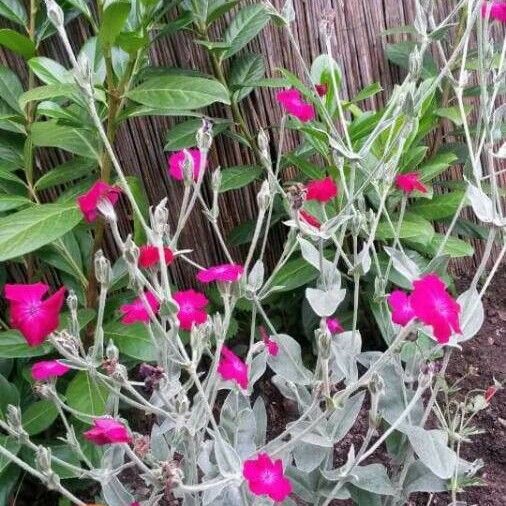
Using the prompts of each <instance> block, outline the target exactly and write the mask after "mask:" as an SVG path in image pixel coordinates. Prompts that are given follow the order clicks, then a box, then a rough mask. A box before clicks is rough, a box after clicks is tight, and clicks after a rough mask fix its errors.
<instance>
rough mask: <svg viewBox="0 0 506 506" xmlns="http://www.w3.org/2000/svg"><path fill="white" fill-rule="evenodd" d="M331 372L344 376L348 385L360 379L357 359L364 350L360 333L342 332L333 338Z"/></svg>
mask: <svg viewBox="0 0 506 506" xmlns="http://www.w3.org/2000/svg"><path fill="white" fill-rule="evenodd" d="M331 349H332V355H331V360H330V370H331V372H333V373H334V372H335V373H337V375H338V376H339V375H340V374H342V375H343V376H344V378H345V379H346V381H345V383H346V384H347V385H348V384H350V383H352V382H353V381H356V380H357V379H358V369H357V358H358V356H359V354H360V351H361V349H362V337H361V335H360V331H358V330H356V331H355V332H352V331H348V332H341V333H340V334H336V335H335V336H333V337H332V344H331Z"/></svg>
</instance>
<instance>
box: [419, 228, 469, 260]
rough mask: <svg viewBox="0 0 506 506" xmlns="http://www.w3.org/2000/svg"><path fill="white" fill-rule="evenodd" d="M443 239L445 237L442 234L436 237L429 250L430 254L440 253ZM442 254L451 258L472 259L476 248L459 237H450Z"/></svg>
mask: <svg viewBox="0 0 506 506" xmlns="http://www.w3.org/2000/svg"><path fill="white" fill-rule="evenodd" d="M443 239H444V235H442V234H435V235H434V238H433V239H432V241H431V243H430V245H429V248H428V251H429V253H430V254H432V255H434V254H435V253H436V252H437V251H438V249H439V247H440V246H441V243H442V242H443ZM442 254H443V255H448V256H450V257H451V258H460V257H470V256H473V255H474V248H473V247H472V245H471V244H470V243H468V242H466V241H463V240H462V239H459V238H458V237H453V236H450V237H449V238H448V241H447V242H446V245H445V247H444V248H443V251H442Z"/></svg>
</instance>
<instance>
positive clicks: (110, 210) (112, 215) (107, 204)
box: [97, 198, 118, 223]
mask: <svg viewBox="0 0 506 506" xmlns="http://www.w3.org/2000/svg"><path fill="white" fill-rule="evenodd" d="M97 209H98V210H99V212H100V214H101V215H102V216H103V217H104V219H105V220H106V221H108V222H109V223H115V222H116V221H117V220H118V215H117V214H116V209H114V204H113V203H112V202H111V201H110V200H109V199H108V198H101V199H99V201H98V203H97Z"/></svg>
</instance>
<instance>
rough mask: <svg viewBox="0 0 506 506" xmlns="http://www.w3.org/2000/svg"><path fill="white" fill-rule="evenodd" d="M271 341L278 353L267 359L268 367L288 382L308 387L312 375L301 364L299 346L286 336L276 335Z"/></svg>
mask: <svg viewBox="0 0 506 506" xmlns="http://www.w3.org/2000/svg"><path fill="white" fill-rule="evenodd" d="M272 339H273V340H274V341H276V343H277V344H278V346H279V353H278V354H277V355H276V356H273V355H269V356H268V357H267V364H268V365H269V367H270V368H271V369H272V370H273V371H274V372H275V373H276V374H279V375H280V376H282V377H283V378H285V379H286V380H288V381H292V382H293V383H297V384H299V385H308V384H309V383H310V382H311V380H312V373H311V371H309V369H307V368H306V367H305V366H304V364H303V363H302V354H301V348H300V344H299V343H298V342H297V341H296V340H295V339H293V337H290V336H289V335H287V334H277V335H275V336H274V337H273V338H272Z"/></svg>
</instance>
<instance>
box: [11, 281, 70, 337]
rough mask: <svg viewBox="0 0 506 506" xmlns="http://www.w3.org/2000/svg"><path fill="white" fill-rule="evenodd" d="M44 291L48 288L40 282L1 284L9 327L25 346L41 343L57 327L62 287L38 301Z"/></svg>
mask: <svg viewBox="0 0 506 506" xmlns="http://www.w3.org/2000/svg"><path fill="white" fill-rule="evenodd" d="M48 290H49V286H48V285H46V284H44V283H33V284H29V285H24V284H14V285H11V284H7V285H5V289H4V293H5V298H6V299H7V300H8V301H9V303H10V322H11V325H12V327H13V328H15V329H17V330H19V331H20V332H21V334H23V336H24V338H25V339H26V341H27V343H28V345H29V346H38V345H39V344H42V343H43V342H44V340H45V339H46V337H47V336H48V335H49V334H51V332H53V331H55V330H56V329H57V328H58V325H59V324H60V310H61V307H62V305H63V301H64V298H65V288H63V287H62V288H60V289H59V290H58V291H57V292H55V293H54V294H53V295H51V296H50V297H48V298H47V299H45V300H42V297H43V296H44V295H45V294H46V292H47V291H48Z"/></svg>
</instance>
